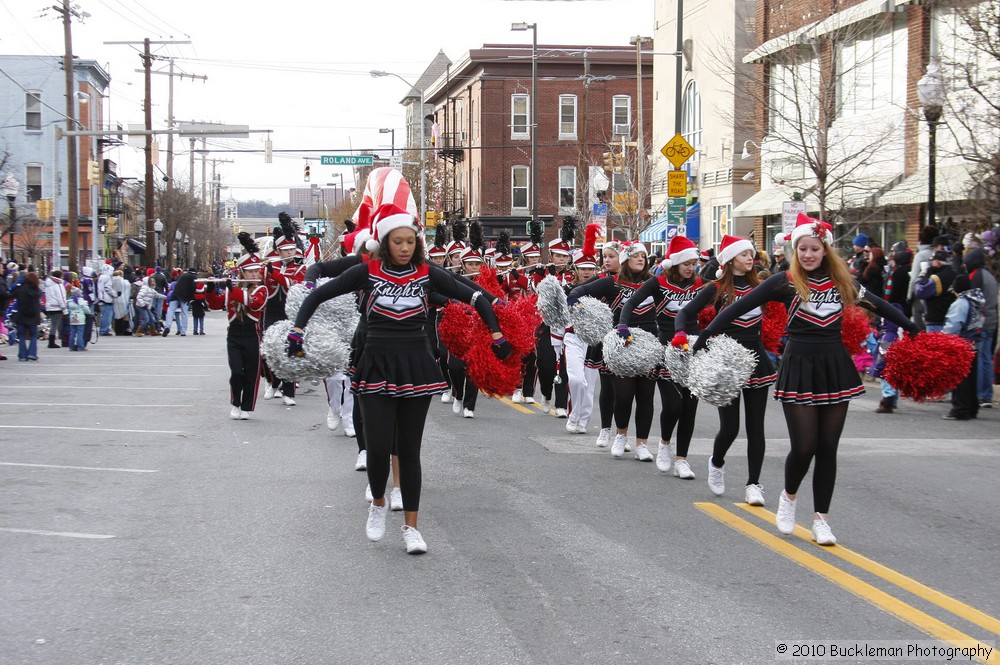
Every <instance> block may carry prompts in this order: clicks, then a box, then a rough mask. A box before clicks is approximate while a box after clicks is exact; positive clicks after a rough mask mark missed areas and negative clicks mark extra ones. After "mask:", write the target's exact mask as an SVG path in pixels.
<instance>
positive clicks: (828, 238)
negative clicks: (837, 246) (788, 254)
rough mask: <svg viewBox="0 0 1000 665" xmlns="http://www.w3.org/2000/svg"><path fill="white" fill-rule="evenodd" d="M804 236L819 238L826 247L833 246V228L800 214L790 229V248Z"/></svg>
mask: <svg viewBox="0 0 1000 665" xmlns="http://www.w3.org/2000/svg"><path fill="white" fill-rule="evenodd" d="M806 236H810V237H812V238H819V239H820V240H822V241H823V244H825V245H826V246H827V247H831V246H833V227H832V226H830V225H829V224H828V223H826V222H824V221H821V220H818V219H814V218H812V217H809V216H808V215H806V214H805V213H801V212H800V213H799V216H798V218H797V219H796V221H795V228H794V229H792V237H791V243H792V247H793V248H794V247H795V245H796V243H798V241H799V238H805V237H806Z"/></svg>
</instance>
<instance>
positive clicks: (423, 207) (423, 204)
mask: <svg viewBox="0 0 1000 665" xmlns="http://www.w3.org/2000/svg"><path fill="white" fill-rule="evenodd" d="M369 74H371V77H372V78H376V79H377V78H382V77H383V76H395V77H396V78H398V79H399V80H400V81H402V82H403V83H405V84H406V85H408V86H410V88H411V89H412V88H416V87H417V86H415V85H413V84H412V83H410V82H409V81H407V80H406V79H404V78H403V77H402V76H400V75H399V74H394V73H392V72H384V71H381V70H378V69H373V70H371V71H370V72H369ZM393 142H395V138H394V139H393ZM426 163H427V159H426V157H425V156H424V90H423V88H421V89H420V223H421V224H424V223H425V222H426V221H427V179H426V178H425V176H424V173H425V170H426V168H425V165H426Z"/></svg>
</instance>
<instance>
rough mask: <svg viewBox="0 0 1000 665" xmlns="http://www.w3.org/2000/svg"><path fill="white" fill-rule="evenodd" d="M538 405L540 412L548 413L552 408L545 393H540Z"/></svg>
mask: <svg viewBox="0 0 1000 665" xmlns="http://www.w3.org/2000/svg"><path fill="white" fill-rule="evenodd" d="M538 406H540V407H542V413H548V412H549V411H551V410H552V404H551V403H550V402H549V400H547V399H545V395H542V398H541V399H540V400H538Z"/></svg>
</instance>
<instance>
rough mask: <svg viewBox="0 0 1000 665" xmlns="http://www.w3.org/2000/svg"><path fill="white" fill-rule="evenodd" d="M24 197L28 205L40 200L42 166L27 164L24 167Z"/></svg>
mask: <svg viewBox="0 0 1000 665" xmlns="http://www.w3.org/2000/svg"><path fill="white" fill-rule="evenodd" d="M24 181H25V183H27V184H26V185H25V197H26V200H27V201H28V203H34V202H35V201H37V200H38V199H40V198H42V165H41V164H28V165H27V166H25V167H24Z"/></svg>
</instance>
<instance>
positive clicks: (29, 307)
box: [11, 282, 42, 326]
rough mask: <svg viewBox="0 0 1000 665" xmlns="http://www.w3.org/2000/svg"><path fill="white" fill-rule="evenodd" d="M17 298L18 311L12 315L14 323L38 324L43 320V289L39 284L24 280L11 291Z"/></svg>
mask: <svg viewBox="0 0 1000 665" xmlns="http://www.w3.org/2000/svg"><path fill="white" fill-rule="evenodd" d="M11 297H13V298H17V312H16V313H15V314H14V316H13V317H12V318H13V319H14V323H23V324H26V325H36V326H37V325H38V324H39V323H41V322H42V291H41V289H39V288H38V287H37V286H32V285H31V284H28V283H26V282H22V283H21V285H20V286H18V287H17V288H16V289H14V290H13V291H12V292H11Z"/></svg>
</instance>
